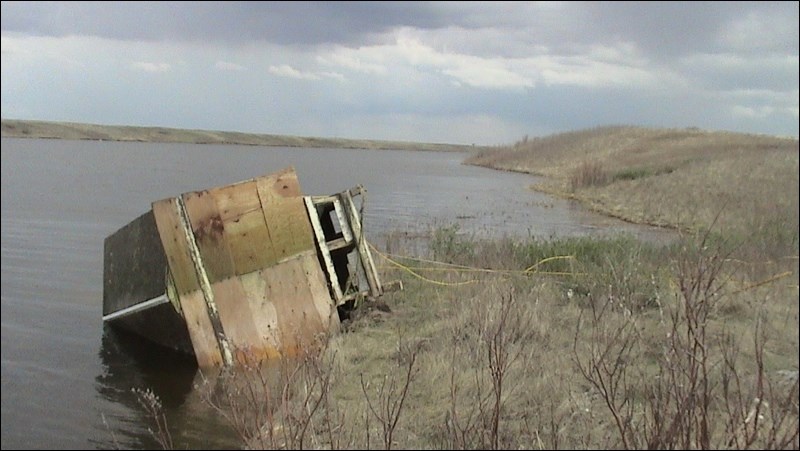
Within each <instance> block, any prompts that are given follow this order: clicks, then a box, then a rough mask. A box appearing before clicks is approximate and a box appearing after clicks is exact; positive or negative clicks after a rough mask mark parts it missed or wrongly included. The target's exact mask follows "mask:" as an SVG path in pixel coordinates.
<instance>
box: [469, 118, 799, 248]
mask: <svg viewBox="0 0 800 451" xmlns="http://www.w3.org/2000/svg"><path fill="white" fill-rule="evenodd" d="M467 163H470V164H475V165H480V166H487V167H492V168H496V169H504V170H512V171H520V172H527V173H531V174H539V175H544V176H546V177H547V180H546V181H544V182H542V183H540V184H539V185H536V186H535V188H537V189H541V190H543V191H547V192H551V193H554V194H559V195H562V196H565V197H571V198H575V199H578V200H580V201H582V202H583V203H585V204H586V205H587V206H589V207H591V208H593V209H596V210H599V211H601V212H603V213H606V214H610V215H613V216H617V217H620V218H623V219H627V220H630V221H633V222H639V223H647V224H655V225H662V226H670V227H677V228H681V229H688V230H704V229H708V228H709V227H710V225H711V223H712V222H713V221H715V220H716V226H717V227H718V228H719V229H722V230H725V231H732V232H736V233H740V234H742V235H750V234H751V232H754V231H755V232H758V231H764V232H765V233H767V234H772V233H773V232H774V231H775V230H776V229H779V230H783V231H787V232H788V233H791V232H789V231H791V230H794V231H795V232H794V233H795V235H794V237H795V238H794V239H795V241H796V240H797V238H796V237H797V235H796V231H797V229H798V191H799V190H798V185H799V184H798V141H797V139H789V138H778V137H770V136H760V135H747V134H741V133H730V132H709V131H702V130H698V129H680V130H679V129H648V128H640V127H601V128H595V129H590V130H584V131H578V132H570V133H562V134H557V135H552V136H547V137H542V138H533V139H527V140H524V141H520V142H518V143H516V144H514V145H512V146H507V147H499V148H495V149H489V150H483V151H480V152H478V153H476V154H474V155H473V156H471V157H470V158H468V159H467ZM718 216H719V217H718ZM796 253H797V252H796V251H795V252H794V255H796Z"/></svg>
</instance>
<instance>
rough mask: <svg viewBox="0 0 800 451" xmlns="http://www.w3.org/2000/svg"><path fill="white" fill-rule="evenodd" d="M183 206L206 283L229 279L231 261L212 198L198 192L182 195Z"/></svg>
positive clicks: (222, 228) (223, 231)
mask: <svg viewBox="0 0 800 451" xmlns="http://www.w3.org/2000/svg"><path fill="white" fill-rule="evenodd" d="M183 202H184V204H185V205H186V214H187V216H188V217H189V222H190V224H191V227H192V232H193V233H194V237H195V241H196V243H197V248H198V250H199V251H200V256H201V257H202V264H203V266H204V267H205V271H206V274H207V275H208V281H209V282H210V283H211V284H213V283H214V282H217V281H219V280H223V279H226V278H228V277H231V276H233V275H234V274H235V269H234V265H233V258H232V257H231V252H230V249H229V247H228V243H227V241H226V240H225V226H224V224H223V222H222V218H221V217H220V214H219V210H218V209H217V204H216V202H215V200H214V197H213V196H212V195H210V193H209V192H208V191H198V192H193V193H186V194H184V195H183Z"/></svg>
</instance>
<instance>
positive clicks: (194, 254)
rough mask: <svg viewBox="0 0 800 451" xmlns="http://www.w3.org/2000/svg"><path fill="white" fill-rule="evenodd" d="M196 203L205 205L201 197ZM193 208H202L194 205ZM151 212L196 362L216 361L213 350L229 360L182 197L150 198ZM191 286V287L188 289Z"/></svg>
mask: <svg viewBox="0 0 800 451" xmlns="http://www.w3.org/2000/svg"><path fill="white" fill-rule="evenodd" d="M189 197H192V196H189ZM196 205H198V206H199V207H203V206H205V205H204V204H203V203H202V201H198V202H197V204H196ZM197 211H201V212H202V211H203V210H202V209H201V208H197ZM153 212H154V214H155V218H156V223H157V225H158V231H159V234H160V236H161V241H162V244H163V245H164V250H165V252H166V254H167V261H168V262H169V267H170V271H171V273H172V274H173V278H174V281H175V287H176V290H177V292H178V296H179V298H180V305H181V310H182V311H183V314H184V317H185V318H186V324H187V327H188V329H189V335H190V336H191V338H192V344H193V345H194V348H195V353H196V357H197V360H198V363H200V362H216V361H217V360H218V356H217V355H216V354H219V356H220V357H219V360H222V361H223V362H225V363H226V364H229V363H230V362H231V360H232V359H231V355H230V348H229V345H228V343H227V338H226V337H225V332H224V330H223V328H222V325H221V323H220V321H219V313H218V311H217V307H216V304H215V302H214V294H213V290H212V288H211V284H210V282H209V280H208V275H207V273H206V270H205V265H204V262H203V258H202V256H201V252H200V249H199V248H198V246H197V242H196V241H195V235H194V233H193V231H192V227H191V224H190V222H189V217H188V213H187V212H186V209H185V206H184V204H183V201H182V200H181V198H170V199H164V200H162V201H158V202H154V203H153ZM193 286H194V290H191V288H192V287H193ZM198 296H199V298H200V299H202V300H203V303H202V304H200V303H198V302H197V298H198ZM198 309H199V310H198ZM206 328H208V329H206ZM208 337H211V338H213V339H214V343H215V344H216V347H217V351H216V352H212V351H210V350H209V346H208V343H206V341H207V340H208ZM198 353H200V354H204V355H198ZM206 354H207V355H206Z"/></svg>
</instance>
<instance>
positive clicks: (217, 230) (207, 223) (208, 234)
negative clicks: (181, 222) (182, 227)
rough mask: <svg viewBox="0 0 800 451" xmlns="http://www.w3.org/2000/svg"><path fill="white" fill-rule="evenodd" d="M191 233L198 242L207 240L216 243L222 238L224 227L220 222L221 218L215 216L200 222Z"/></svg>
mask: <svg viewBox="0 0 800 451" xmlns="http://www.w3.org/2000/svg"><path fill="white" fill-rule="evenodd" d="M193 232H194V236H195V237H196V238H197V240H198V241H206V240H207V239H210V240H214V241H218V240H219V239H220V238H221V237H222V233H223V232H225V225H224V224H223V222H222V217H220V215H219V214H217V215H214V216H212V217H210V218H208V219H206V220H204V221H201V222H200V224H199V225H198V227H197V228H196V229H194V230H193Z"/></svg>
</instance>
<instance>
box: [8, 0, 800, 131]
mask: <svg viewBox="0 0 800 451" xmlns="http://www.w3.org/2000/svg"><path fill="white" fill-rule="evenodd" d="M0 5H1V8H2V11H0V21H1V22H2V62H1V64H0V70H1V71H2V95H0V103H1V104H2V117H3V118H4V119H33V120H46V121H66V122H85V123H95V124H108V125H138V126H161V127H174V128H189V129H205V130H226V131H240V132H247V133H267V134H279V135H298V136H318V137H339V138H352V139H380V140H400V141H416V142H440V143H452V144H477V145H503V144H510V143H513V142H515V141H517V140H520V139H522V138H523V137H525V136H528V137H535V136H546V135H550V134H554V133H561V132H567V131H574V130H581V129H586V128H592V127H598V126H606V125H636V126H645V127H664V128H684V127H699V128H701V129H707V130H729V131H736V132H745V133H757V134H768V135H779V136H791V137H795V138H797V136H798V97H799V94H798V92H799V91H798V86H799V85H800V82H799V81H798V78H799V76H798V65H799V64H798V53H799V50H798V47H799V46H800V45H799V44H798V23H799V22H800V17H799V16H798V2H685V3H684V2H663V3H662V2H619V3H617V2H572V1H570V2H495V1H492V2H474V1H471V2H384V1H379V2H234V1H225V2H12V1H3V2H2V3H0Z"/></svg>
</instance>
